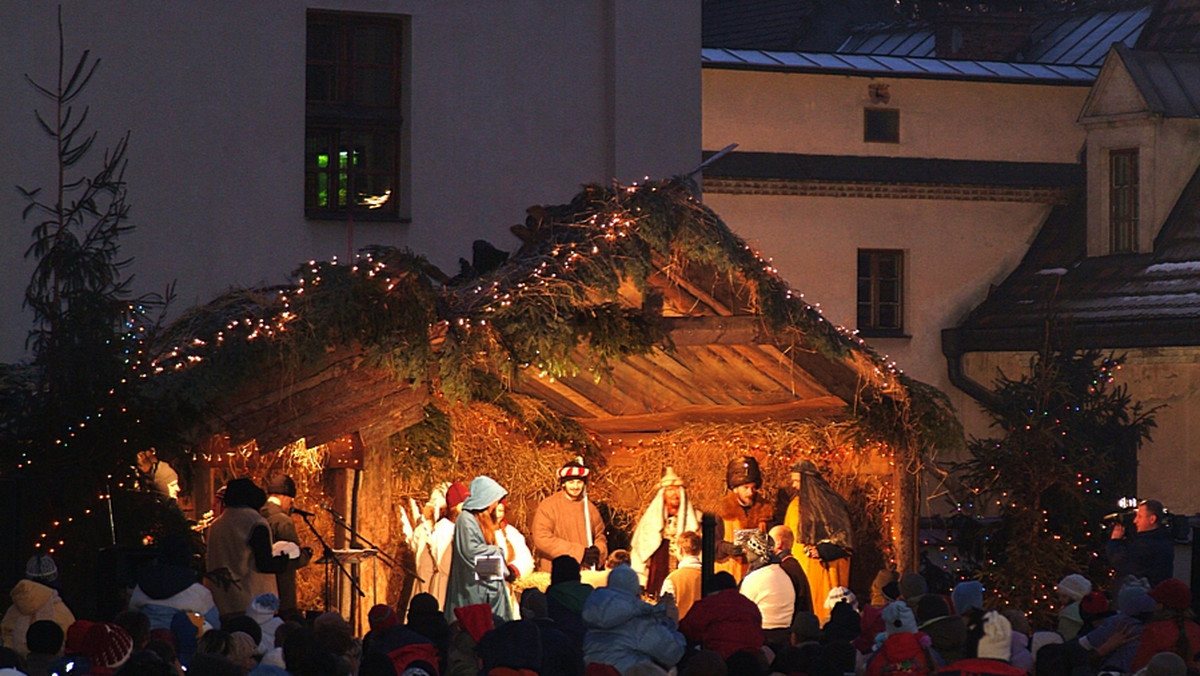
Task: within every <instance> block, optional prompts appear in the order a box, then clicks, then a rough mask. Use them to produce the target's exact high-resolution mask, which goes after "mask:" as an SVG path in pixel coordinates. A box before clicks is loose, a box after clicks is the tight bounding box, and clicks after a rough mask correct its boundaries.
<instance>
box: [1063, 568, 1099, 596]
mask: <svg viewBox="0 0 1200 676" xmlns="http://www.w3.org/2000/svg"><path fill="white" fill-rule="evenodd" d="M1091 591H1092V581H1091V580H1089V579H1087V578H1086V577H1084V576H1082V575H1080V574H1079V573H1071V574H1070V575H1068V576H1066V577H1064V578H1063V579H1061V580H1059V581H1058V593H1059V594H1061V595H1063V596H1065V597H1067V598H1069V599H1071V600H1072V601H1079V600H1081V599H1083V597H1084V596H1087V595H1088V593H1089V592H1091Z"/></svg>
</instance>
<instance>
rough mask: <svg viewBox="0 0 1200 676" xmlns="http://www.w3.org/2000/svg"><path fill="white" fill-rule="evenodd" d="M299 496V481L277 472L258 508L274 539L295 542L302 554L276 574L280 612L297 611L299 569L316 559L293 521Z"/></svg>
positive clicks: (273, 540)
mask: <svg viewBox="0 0 1200 676" xmlns="http://www.w3.org/2000/svg"><path fill="white" fill-rule="evenodd" d="M295 499H296V482H295V481H293V480H292V477H290V476H288V475H286V474H276V475H275V476H273V477H271V478H270V479H268V480H267V503H266V504H265V505H263V506H262V509H260V510H258V513H259V514H262V516H263V518H264V519H266V520H267V525H268V526H269V527H270V528H271V541H272V543H277V542H293V543H295V544H296V547H297V549H298V550H299V552H300V555H299V556H298V557H296V558H292V559H289V562H288V565H287V566H286V567H285V568H284V569H283V570H282V571H280V572H278V573H275V584H276V586H277V587H278V588H279V612H280V613H281V614H287V613H289V612H290V611H293V610H296V570H297V569H298V568H303V567H304V566H307V565H308V562H309V561H310V560H312V549H311V548H309V547H301V546H300V535H299V534H298V533H297V532H296V524H295V523H292V502H293V501H294V500H295Z"/></svg>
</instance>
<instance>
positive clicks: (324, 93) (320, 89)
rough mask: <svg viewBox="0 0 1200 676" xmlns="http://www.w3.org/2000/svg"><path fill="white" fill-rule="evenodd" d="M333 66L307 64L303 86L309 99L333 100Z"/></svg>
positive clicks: (334, 95)
mask: <svg viewBox="0 0 1200 676" xmlns="http://www.w3.org/2000/svg"><path fill="white" fill-rule="evenodd" d="M334 72H335V69H334V67H333V66H314V65H311V64H310V65H309V66H308V69H307V77H306V79H305V87H306V90H307V94H306V97H307V99H308V100H309V101H333V100H335V99H336V98H337V96H336V94H335V89H334Z"/></svg>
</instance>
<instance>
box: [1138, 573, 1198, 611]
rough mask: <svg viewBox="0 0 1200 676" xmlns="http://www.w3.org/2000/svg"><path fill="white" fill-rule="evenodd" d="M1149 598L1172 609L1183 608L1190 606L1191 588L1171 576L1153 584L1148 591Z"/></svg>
mask: <svg viewBox="0 0 1200 676" xmlns="http://www.w3.org/2000/svg"><path fill="white" fill-rule="evenodd" d="M1148 593H1149V594H1150V598H1152V599H1154V600H1155V601H1158V602H1159V603H1161V604H1163V606H1165V607H1167V608H1170V609H1172V610H1183V609H1185V608H1190V607H1192V589H1191V587H1188V586H1187V585H1186V584H1184V583H1183V582H1180V581H1179V580H1176V579H1175V578H1173V577H1168V578H1167V579H1165V580H1163V581H1162V582H1159V583H1158V584H1156V585H1154V589H1151V590H1150V591H1149V592H1148Z"/></svg>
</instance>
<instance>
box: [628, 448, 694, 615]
mask: <svg viewBox="0 0 1200 676" xmlns="http://www.w3.org/2000/svg"><path fill="white" fill-rule="evenodd" d="M698 530H700V516H699V514H698V513H697V512H696V510H695V509H694V508H693V507H692V504H691V502H689V501H688V499H687V492H686V491H685V490H684V484H683V478H682V477H680V476H679V475H678V474H676V473H675V469H674V468H672V467H668V468H667V469H666V471H665V472H664V473H663V477H662V479H661V480H660V481H659V483H658V492H657V493H655V494H654V498H653V499H652V500H650V506H649V507H647V508H646V511H645V512H644V513H643V514H642V518H640V519H638V523H637V527H636V528H634V529H633V539H632V542H631V543H630V547H629V556H630V561H629V565H630V567H631V568H633V570H634V572H636V573H637V574H638V579H639V580H641V583H642V587H643V588H644V589H645V591H646V593H647V594H650V595H651V596H652V597H655V598H657V597H658V594H659V591H660V590H661V589H662V583H663V580H665V579H667V575H668V574H669V573H670V572H671V571H673V570H675V568H676V566H678V565H679V560H680V559H681V558H683V554H682V553H681V552H680V551H679V536H680V535H682V534H683V533H685V532H688V531H691V532H696V531H698Z"/></svg>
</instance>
